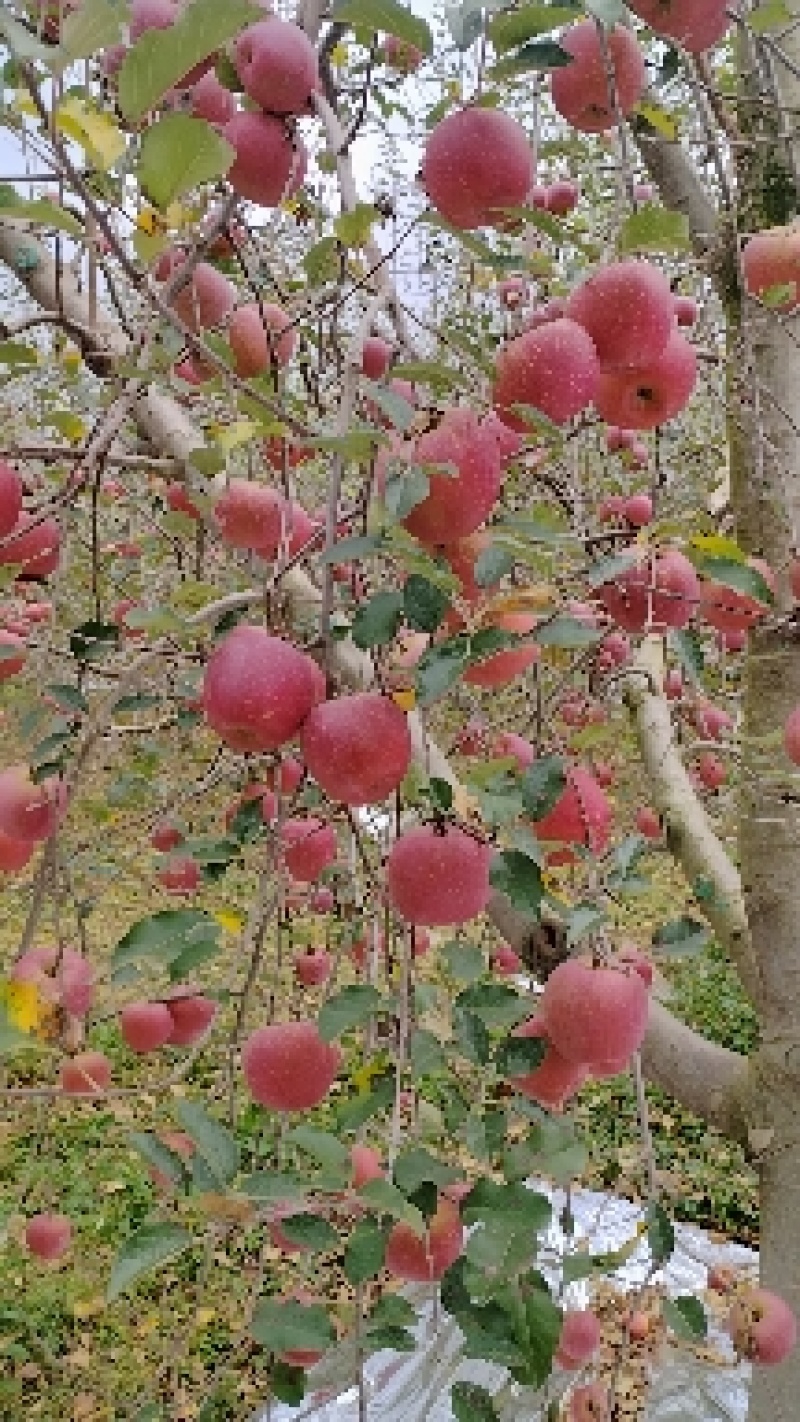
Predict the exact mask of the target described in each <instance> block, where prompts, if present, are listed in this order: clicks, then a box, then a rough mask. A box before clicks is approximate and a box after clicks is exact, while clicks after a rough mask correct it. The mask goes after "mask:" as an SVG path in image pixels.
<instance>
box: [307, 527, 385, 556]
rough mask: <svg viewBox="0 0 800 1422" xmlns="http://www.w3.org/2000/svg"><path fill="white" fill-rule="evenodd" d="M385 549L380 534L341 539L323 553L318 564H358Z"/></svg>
mask: <svg viewBox="0 0 800 1422" xmlns="http://www.w3.org/2000/svg"><path fill="white" fill-rule="evenodd" d="M385 547H386V541H385V539H384V537H383V534H382V533H368V534H365V535H364V537H363V538H341V539H340V540H339V542H338V543H334V544H333V546H332V547H331V548H328V549H327V550H326V551H325V552H324V553H321V554H320V557H319V561H320V563H358V562H360V560H361V559H362V558H370V557H372V556H373V554H375V553H380V552H381V551H382V549H384V548H385Z"/></svg>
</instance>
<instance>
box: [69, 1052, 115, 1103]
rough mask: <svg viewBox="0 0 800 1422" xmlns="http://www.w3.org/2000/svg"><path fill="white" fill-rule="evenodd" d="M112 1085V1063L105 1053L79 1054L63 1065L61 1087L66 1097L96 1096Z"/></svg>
mask: <svg viewBox="0 0 800 1422" xmlns="http://www.w3.org/2000/svg"><path fill="white" fill-rule="evenodd" d="M110 1084H111V1063H110V1061H109V1060H108V1057H107V1056H105V1055H104V1053H103V1052H79V1053H78V1054H77V1056H74V1057H68V1058H67V1059H66V1060H65V1061H63V1062H62V1063H61V1072H60V1085H61V1090H62V1091H63V1092H64V1095H65V1096H96V1095H99V1094H100V1093H102V1092H104V1091H107V1090H108V1087H109V1086H110Z"/></svg>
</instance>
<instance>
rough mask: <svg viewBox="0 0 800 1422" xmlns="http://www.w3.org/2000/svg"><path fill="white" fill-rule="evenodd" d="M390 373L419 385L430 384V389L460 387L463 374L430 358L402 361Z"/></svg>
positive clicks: (462, 381)
mask: <svg viewBox="0 0 800 1422" xmlns="http://www.w3.org/2000/svg"><path fill="white" fill-rule="evenodd" d="M392 375H393V376H394V377H397V378H399V379H402V380H411V381H413V382H414V383H416V384H419V385H430V387H431V389H433V390H436V389H445V390H449V389H452V388H456V389H460V388H461V386H462V385H463V384H464V375H463V372H462V371H460V370H453V369H452V367H451V366H449V365H439V363H438V362H436V361H432V360H414V361H403V363H402V364H401V365H395V366H393V367H392Z"/></svg>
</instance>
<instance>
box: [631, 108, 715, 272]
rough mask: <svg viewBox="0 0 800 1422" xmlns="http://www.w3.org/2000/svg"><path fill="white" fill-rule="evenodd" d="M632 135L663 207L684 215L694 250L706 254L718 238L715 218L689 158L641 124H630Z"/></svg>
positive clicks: (704, 186)
mask: <svg viewBox="0 0 800 1422" xmlns="http://www.w3.org/2000/svg"><path fill="white" fill-rule="evenodd" d="M634 132H635V134H636V142H637V145H638V148H639V152H640V153H641V155H642V161H643V163H644V165H645V167H646V168H647V171H648V173H649V174H650V177H651V179H652V181H653V182H654V184H655V186H656V188H657V189H658V192H659V195H660V197H661V201H662V202H663V203H664V206H665V207H669V208H673V209H674V210H675V211H676V212H682V213H683V214H684V216H685V217H686V218H687V220H688V223H689V231H690V233H691V236H692V242H693V244H694V247H695V250H696V251H698V252H699V253H704V252H708V251H709V250H710V249H711V248H712V247H713V246H714V244H715V242H716V241H717V239H718V235H719V231H718V229H719V215H718V213H717V209H716V207H715V205H714V203H713V202H712V201H711V198H710V197H709V195H708V187H707V185H706V184H705V183H704V182H703V179H702V178H701V176H700V174H699V173H698V171H697V169H696V168H695V166H694V163H693V162H692V160H691V158H690V157H689V156H688V154H687V153H686V151H685V150H684V148H683V147H682V146H681V144H680V143H670V142H669V141H668V140H667V139H666V138H659V137H658V136H657V135H656V134H653V133H651V132H649V131H648V128H647V125H646V124H645V123H644V122H643V121H640V122H639V123H637V124H635V125H634Z"/></svg>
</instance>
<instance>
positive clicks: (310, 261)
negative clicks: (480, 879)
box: [302, 236, 341, 286]
mask: <svg viewBox="0 0 800 1422" xmlns="http://www.w3.org/2000/svg"><path fill="white" fill-rule="evenodd" d="M302 262H303V266H304V267H305V269H306V276H307V277H308V280H309V281H310V282H311V285H312V286H324V285H325V283H326V282H329V281H335V280H336V278H337V277H338V275H339V271H340V269H341V259H340V247H339V243H338V241H337V239H336V238H335V237H330V236H329V237H322V238H320V240H319V242H315V243H314V245H313V247H309V249H308V251H307V252H304V254H303V257H302Z"/></svg>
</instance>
